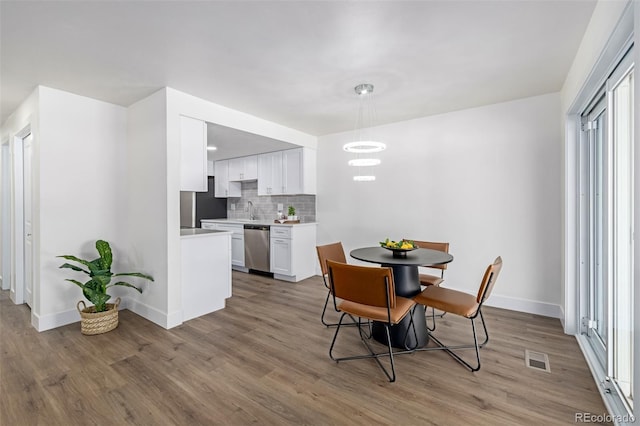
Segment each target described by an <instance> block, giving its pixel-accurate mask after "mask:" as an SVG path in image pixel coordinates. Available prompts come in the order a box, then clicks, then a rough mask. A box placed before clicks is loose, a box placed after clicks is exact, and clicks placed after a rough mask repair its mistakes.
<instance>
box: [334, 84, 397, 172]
mask: <svg viewBox="0 0 640 426" xmlns="http://www.w3.org/2000/svg"><path fill="white" fill-rule="evenodd" d="M354 90H355V92H356V94H357V95H358V98H359V105H358V116H357V119H356V126H355V131H354V141H353V142H349V143H346V144H344V146H343V147H342V149H344V150H345V151H347V152H350V153H353V154H355V157H356V158H354V159H352V160H349V163H348V164H349V166H353V167H355V168H356V169H355V173H354V176H353V180H355V181H359V182H368V181H373V180H376V177H375V175H373V171H372V167H373V166H377V165H378V164H380V160H379V159H378V158H372V157H371V156H370V154H373V153H376V152H380V151H383V150H384V149H385V148H386V147H387V146H386V145H385V144H384V143H383V142H379V141H376V140H375V139H374V138H373V137H372V135H371V133H372V130H371V128H372V127H373V125H374V123H375V118H376V117H375V108H374V104H373V98H372V97H373V84H369V83H363V84H358V85H357V86H356V87H355V88H354Z"/></svg>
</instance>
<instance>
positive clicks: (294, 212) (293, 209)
mask: <svg viewBox="0 0 640 426" xmlns="http://www.w3.org/2000/svg"><path fill="white" fill-rule="evenodd" d="M295 215H296V208H295V207H293V206H289V216H295Z"/></svg>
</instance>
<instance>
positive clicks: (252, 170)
mask: <svg viewBox="0 0 640 426" xmlns="http://www.w3.org/2000/svg"><path fill="white" fill-rule="evenodd" d="M256 179H258V156H257V155H249V156H247V157H238V158H231V159H229V181H230V182H233V181H247V180H256Z"/></svg>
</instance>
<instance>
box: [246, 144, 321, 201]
mask: <svg viewBox="0 0 640 426" xmlns="http://www.w3.org/2000/svg"><path fill="white" fill-rule="evenodd" d="M315 193H316V155H315V151H314V150H312V149H310V148H295V149H287V150H284V151H276V152H270V153H267V154H260V155H258V195H296V194H315Z"/></svg>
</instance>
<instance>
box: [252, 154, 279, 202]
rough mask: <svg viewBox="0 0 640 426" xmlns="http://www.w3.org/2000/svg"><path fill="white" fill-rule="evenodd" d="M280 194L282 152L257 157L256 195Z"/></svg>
mask: <svg viewBox="0 0 640 426" xmlns="http://www.w3.org/2000/svg"><path fill="white" fill-rule="evenodd" d="M282 193H283V192H282V151H276V152H269V153H266V154H260V155H258V195H278V194H282Z"/></svg>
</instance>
